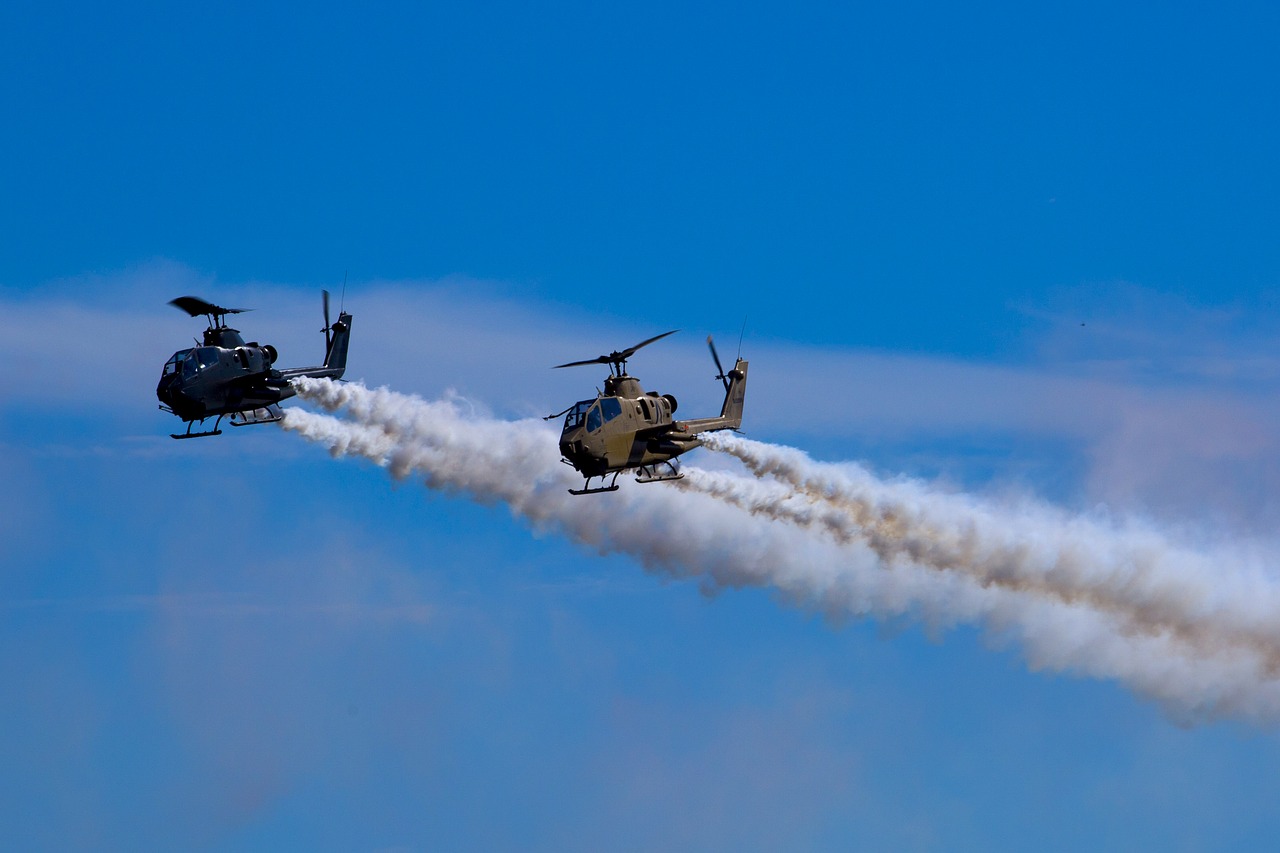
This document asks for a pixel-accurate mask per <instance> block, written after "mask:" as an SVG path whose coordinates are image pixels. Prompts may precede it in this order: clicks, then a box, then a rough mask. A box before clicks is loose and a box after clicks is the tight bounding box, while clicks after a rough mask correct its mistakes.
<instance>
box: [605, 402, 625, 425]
mask: <svg viewBox="0 0 1280 853" xmlns="http://www.w3.org/2000/svg"><path fill="white" fill-rule="evenodd" d="M600 412H601V414H603V415H604V422H605V423H608V422H609V421H611V420H613V419H614V418H616V417H617V416H618V415H620V414H622V404H621V403H620V402H618V398H617V397H605V398H604V399H603V400H601V401H600Z"/></svg>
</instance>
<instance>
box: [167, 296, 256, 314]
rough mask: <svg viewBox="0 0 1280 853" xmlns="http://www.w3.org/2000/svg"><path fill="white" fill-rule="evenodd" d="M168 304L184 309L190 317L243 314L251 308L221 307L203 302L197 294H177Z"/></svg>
mask: <svg viewBox="0 0 1280 853" xmlns="http://www.w3.org/2000/svg"><path fill="white" fill-rule="evenodd" d="M169 304H170V305H172V306H173V307H174V308H178V309H180V310H182V311H186V312H187V313H188V314H190V315H191V316H192V317H199V316H200V315H201V314H243V313H244V312H246V311H249V310H251V309H249V308H223V307H222V306H221V305H214V304H213V303H212V302H205V301H204V300H203V299H201V298H200V297H198V296H179V297H178V298H177V299H170V300H169Z"/></svg>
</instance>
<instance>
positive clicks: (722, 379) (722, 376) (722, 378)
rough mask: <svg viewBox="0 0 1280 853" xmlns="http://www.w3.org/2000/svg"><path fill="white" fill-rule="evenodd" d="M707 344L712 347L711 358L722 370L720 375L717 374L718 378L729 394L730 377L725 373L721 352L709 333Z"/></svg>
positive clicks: (718, 368)
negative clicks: (718, 351)
mask: <svg viewBox="0 0 1280 853" xmlns="http://www.w3.org/2000/svg"><path fill="white" fill-rule="evenodd" d="M707 346H708V347H710V349H711V358H712V359H713V360H714V361H715V363H716V370H718V371H720V373H719V375H718V376H716V379H719V380H720V382H721V384H723V385H724V392H725V393H726V394H728V393H729V377H728V376H726V375H725V372H724V365H722V364H721V363H720V354H719V353H717V352H716V345H715V343H714V342H713V341H712V340H711V336H710V335H707Z"/></svg>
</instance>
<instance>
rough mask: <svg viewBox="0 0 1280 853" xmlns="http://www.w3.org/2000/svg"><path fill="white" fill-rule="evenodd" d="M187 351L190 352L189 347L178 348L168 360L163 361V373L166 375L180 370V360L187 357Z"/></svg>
mask: <svg viewBox="0 0 1280 853" xmlns="http://www.w3.org/2000/svg"><path fill="white" fill-rule="evenodd" d="M189 352H191V350H189V349H180V350H178V351H177V352H175V353H174V354H173V355H172V356H171V357H170V358H169V360H168V361H166V362H165V363H164V375H165V376H168V375H169V374H170V373H177V372H178V371H179V370H181V369H182V360H183V359H184V358H186V357H187V353H189Z"/></svg>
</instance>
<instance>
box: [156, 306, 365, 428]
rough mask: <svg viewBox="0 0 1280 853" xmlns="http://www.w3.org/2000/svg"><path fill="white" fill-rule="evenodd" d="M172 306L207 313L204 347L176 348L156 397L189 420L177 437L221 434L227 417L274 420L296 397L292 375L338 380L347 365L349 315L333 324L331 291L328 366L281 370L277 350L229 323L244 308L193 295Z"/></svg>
mask: <svg viewBox="0 0 1280 853" xmlns="http://www.w3.org/2000/svg"><path fill="white" fill-rule="evenodd" d="M169 304H170V305H173V306H175V307H177V308H180V309H181V310H183V311H186V312H187V313H188V314H190V315H191V316H192V317H198V316H200V315H202V314H203V315H204V316H205V317H206V318H207V319H208V321H209V328H207V329H205V330H204V345H203V346H199V347H193V348H191V349H184V350H178V351H177V352H175V353H174V354H173V357H172V358H170V359H169V360H168V361H167V362H165V365H164V373H162V374H161V375H160V384H159V385H157V386H156V396H157V397H158V398H160V408H161V409H163V410H164V411H166V412H172V413H173V414H175V415H177V416H178V417H180V418H182V419H183V420H184V421H186V422H187V431H186V432H185V433H182V434H173V437H174V438H201V437H203V436H207V435H221V434H222V430H220V429H218V425H219V424H220V423H221V422H222V418H223V417H224V416H226V415H230V416H231V425H232V426H249V425H252V424H270V423H275V422H276V421H279V420H280V419H282V418H283V417H284V413H283V412H281V411H280V407H279V406H278V405H277V404H278V403H279V402H280V401H281V400H284V399H286V398H288V397H292V396H293V395H294V393H295V392H294V390H293V386H291V385H290V384H289V380H290V379H296V378H298V377H299V376H316V377H320V376H323V377H327V378H329V379H339V378H341V377H342V374H343V371H345V370H346V367H347V344H348V342H349V341H350V339H351V315H350V314H348V313H347V312H346V311H342V312H340V313H339V314H338V321H337V322H336V323H334V324H333V325H332V326H331V325H329V291H327V290H326V291H324V329H322V331H323V332H324V343H325V356H324V365H323V366H321V367H295V368H289V369H286V370H277V369H275V368H273V367H272V366H271V365H272V364H274V363H275V360H276V348H275V347H273V346H271V345H270V344H259V343H258V342H257V341H252V342H250V343H247V344H246V343H245V342H244V338H242V337H240V332H239V331H238V330H236V329H233V328H231V327H230V326H228V325H227V315H228V314H242V313H244V311H246V310H247V309H245V308H223V307H221V306H218V305H213V304H211V303H208V302H205V301H204V300H203V299H199V298H197V297H195V296H181V297H179V298H177V299H174V300H172V301H171V302H170V303H169ZM214 415H217V417H218V419H217V420H216V421H214V422H213V429H211V430H209V431H207V432H192V431H191V427H192V426H193V425H194V424H195V422H196V421H200V424H201V427H203V426H204V421H205V419H206V418H211V417H213V416H214Z"/></svg>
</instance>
